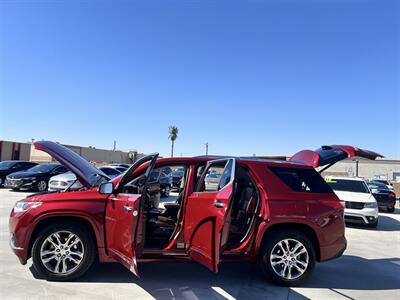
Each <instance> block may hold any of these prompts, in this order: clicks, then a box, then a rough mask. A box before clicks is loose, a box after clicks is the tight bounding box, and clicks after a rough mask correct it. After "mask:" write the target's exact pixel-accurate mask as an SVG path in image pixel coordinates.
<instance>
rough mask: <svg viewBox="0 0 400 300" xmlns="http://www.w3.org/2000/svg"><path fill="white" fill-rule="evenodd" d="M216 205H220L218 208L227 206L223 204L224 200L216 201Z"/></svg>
mask: <svg viewBox="0 0 400 300" xmlns="http://www.w3.org/2000/svg"><path fill="white" fill-rule="evenodd" d="M214 206H215V207H218V208H223V207H225V204H223V203H222V202H219V201H217V202H215V203H214Z"/></svg>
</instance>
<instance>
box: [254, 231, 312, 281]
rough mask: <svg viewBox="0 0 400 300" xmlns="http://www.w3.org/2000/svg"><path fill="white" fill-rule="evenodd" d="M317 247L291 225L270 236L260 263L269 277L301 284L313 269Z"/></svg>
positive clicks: (262, 252)
mask: <svg viewBox="0 0 400 300" xmlns="http://www.w3.org/2000/svg"><path fill="white" fill-rule="evenodd" d="M315 261H316V256H315V250H314V247H313V245H312V243H311V241H310V240H309V239H308V238H307V237H306V236H305V235H304V234H303V233H301V232H300V231H297V230H294V229H288V230H285V231H279V232H276V233H274V234H272V235H271V236H270V237H267V240H266V241H265V243H264V245H263V246H262V248H261V253H260V261H259V263H260V267H261V270H262V271H263V273H264V275H265V276H266V277H267V279H269V280H271V281H273V282H275V283H277V284H279V285H285V286H296V285H299V284H301V283H302V282H303V281H304V280H306V279H307V277H308V276H310V275H311V273H312V272H313V270H314V267H315Z"/></svg>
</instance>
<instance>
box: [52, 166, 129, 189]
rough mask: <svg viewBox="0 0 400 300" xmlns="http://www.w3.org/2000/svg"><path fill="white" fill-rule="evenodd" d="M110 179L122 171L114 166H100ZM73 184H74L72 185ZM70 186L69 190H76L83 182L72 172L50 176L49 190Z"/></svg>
mask: <svg viewBox="0 0 400 300" xmlns="http://www.w3.org/2000/svg"><path fill="white" fill-rule="evenodd" d="M98 169H99V170H100V171H102V172H103V173H104V174H105V175H107V176H108V177H109V178H110V179H111V178H115V177H117V176H119V175H121V172H120V171H118V170H117V169H115V168H113V167H108V166H101V167H98ZM71 184H72V186H71ZM68 187H69V190H71V191H74V190H78V189H80V188H82V184H81V183H80V182H79V181H78V180H76V176H75V174H74V173H72V172H67V173H64V174H60V175H56V176H53V177H51V178H50V181H49V191H53V192H54V191H64V190H65V189H66V188H68Z"/></svg>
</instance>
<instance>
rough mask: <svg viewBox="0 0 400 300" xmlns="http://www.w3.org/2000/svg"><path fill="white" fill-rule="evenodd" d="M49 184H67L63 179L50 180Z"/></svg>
mask: <svg viewBox="0 0 400 300" xmlns="http://www.w3.org/2000/svg"><path fill="white" fill-rule="evenodd" d="M50 185H53V186H67V185H68V183H66V182H65V181H59V180H52V181H50Z"/></svg>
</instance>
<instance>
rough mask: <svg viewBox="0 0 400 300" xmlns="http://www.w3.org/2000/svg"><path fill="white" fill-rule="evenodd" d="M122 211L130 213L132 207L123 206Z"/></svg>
mask: <svg viewBox="0 0 400 300" xmlns="http://www.w3.org/2000/svg"><path fill="white" fill-rule="evenodd" d="M124 209H125V211H127V212H129V211H132V210H133V207H132V206H128V205H125V206H124Z"/></svg>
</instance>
